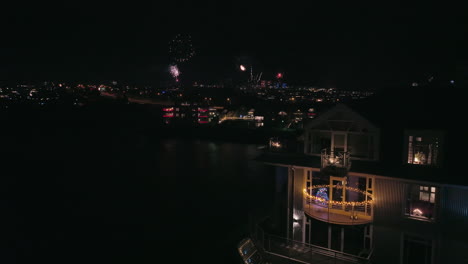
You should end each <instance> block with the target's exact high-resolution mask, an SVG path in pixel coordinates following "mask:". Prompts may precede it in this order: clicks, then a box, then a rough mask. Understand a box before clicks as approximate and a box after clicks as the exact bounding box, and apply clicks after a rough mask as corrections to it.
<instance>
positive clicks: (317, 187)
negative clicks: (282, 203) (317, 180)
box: [304, 184, 374, 206]
mask: <svg viewBox="0 0 468 264" xmlns="http://www.w3.org/2000/svg"><path fill="white" fill-rule="evenodd" d="M330 187H336V188H337V189H342V188H345V189H346V190H349V191H352V192H357V193H362V194H364V195H367V197H369V198H370V199H371V200H367V201H362V202H345V201H330V200H326V199H324V198H321V197H318V196H315V195H311V194H310V193H309V192H308V191H307V189H304V195H305V196H306V199H312V200H315V201H318V202H321V203H326V204H331V205H351V206H365V205H368V204H371V203H372V202H373V200H374V199H373V196H372V194H371V193H368V192H366V191H362V190H359V189H358V188H353V187H348V186H341V185H327V184H324V185H312V186H311V187H310V188H309V189H312V190H313V189H319V188H330Z"/></svg>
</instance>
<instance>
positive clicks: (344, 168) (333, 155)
mask: <svg viewBox="0 0 468 264" xmlns="http://www.w3.org/2000/svg"><path fill="white" fill-rule="evenodd" d="M321 168H322V172H324V173H325V174H327V175H335V176H341V177H344V176H346V174H348V171H349V169H350V168H351V159H350V155H349V152H346V151H338V152H335V151H332V150H329V149H323V150H322V153H321Z"/></svg>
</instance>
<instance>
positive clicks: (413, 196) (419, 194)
mask: <svg viewBox="0 0 468 264" xmlns="http://www.w3.org/2000/svg"><path fill="white" fill-rule="evenodd" d="M436 190H437V189H436V187H432V186H423V185H411V186H410V188H409V192H408V199H407V203H406V212H405V213H406V215H408V216H412V217H416V218H421V219H428V220H433V219H434V217H435V216H434V207H435V202H436Z"/></svg>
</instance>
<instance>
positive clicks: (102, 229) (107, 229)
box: [0, 128, 274, 263]
mask: <svg viewBox="0 0 468 264" xmlns="http://www.w3.org/2000/svg"><path fill="white" fill-rule="evenodd" d="M4 136H8V135H4ZM10 136H11V138H12V141H10V142H9V143H7V145H8V147H7V148H6V149H7V150H5V149H4V150H3V152H4V153H3V154H4V155H3V156H4V157H7V158H3V159H2V165H3V166H4V167H7V168H8V170H5V171H4V174H3V176H2V177H3V179H2V191H3V194H4V195H3V198H2V204H1V206H2V209H3V212H4V213H5V214H4V215H5V216H7V217H6V219H7V220H8V221H7V222H8V223H7V224H6V225H5V226H7V228H6V229H7V230H6V231H5V232H6V234H7V235H6V237H8V238H11V237H12V238H13V239H9V240H8V241H7V242H6V244H4V245H3V246H2V251H1V252H0V253H1V254H2V257H1V258H2V260H1V261H0V262H1V263H20V262H24V263H37V262H43V263H160V262H162V261H163V260H167V259H169V260H170V262H175V263H186V262H189V261H190V262H205V263H239V258H238V256H237V253H236V244H237V243H238V242H239V241H240V240H241V239H242V238H243V237H244V236H246V235H247V234H248V223H249V214H255V215H263V214H264V213H265V212H266V211H267V209H268V206H269V204H271V203H270V201H271V200H272V199H273V191H274V188H273V186H274V184H273V180H274V177H273V173H274V172H273V168H271V167H267V166H265V165H263V164H259V163H257V162H255V161H253V158H254V157H255V156H256V155H258V154H259V150H258V149H257V146H256V145H246V144H233V143H220V142H218V143H216V142H210V141H198V140H183V139H158V138H157V136H156V135H155V136H153V137H152V136H151V135H150V136H148V135H146V136H143V135H140V134H139V133H134V132H132V133H125V131H122V130H117V131H114V130H112V129H107V130H102V131H99V132H96V130H95V129H92V128H90V129H86V128H81V129H80V131H79V132H76V131H74V130H73V131H72V130H71V129H68V128H62V129H58V130H57V129H53V130H52V129H50V130H43V129H40V130H34V129H33V130H32V131H31V130H29V131H22V132H19V133H16V132H15V134H14V135H10ZM5 153H6V154H5ZM7 171H8V172H7ZM11 215H13V216H14V217H10V216H11ZM10 227H11V228H10ZM4 237H5V236H4Z"/></svg>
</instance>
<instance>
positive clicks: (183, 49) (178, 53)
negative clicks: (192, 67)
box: [169, 34, 195, 63]
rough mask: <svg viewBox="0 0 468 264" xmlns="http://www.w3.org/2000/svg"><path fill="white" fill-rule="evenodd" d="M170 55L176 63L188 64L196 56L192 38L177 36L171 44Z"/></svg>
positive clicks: (185, 35)
mask: <svg viewBox="0 0 468 264" xmlns="http://www.w3.org/2000/svg"><path fill="white" fill-rule="evenodd" d="M169 54H170V55H171V57H172V60H173V61H175V62H179V63H182V62H187V61H188V60H190V59H191V58H192V57H193V56H194V55H195V50H194V49H193V46H192V37H191V36H190V35H188V34H177V35H176V36H175V38H174V39H172V40H171V41H170V42H169Z"/></svg>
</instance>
